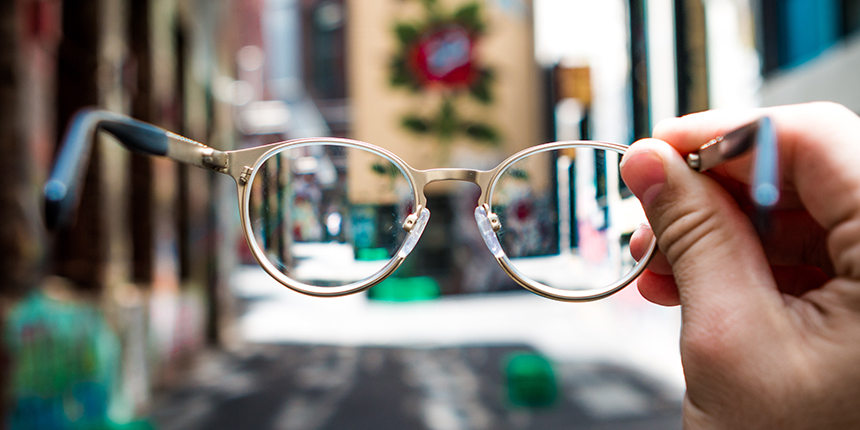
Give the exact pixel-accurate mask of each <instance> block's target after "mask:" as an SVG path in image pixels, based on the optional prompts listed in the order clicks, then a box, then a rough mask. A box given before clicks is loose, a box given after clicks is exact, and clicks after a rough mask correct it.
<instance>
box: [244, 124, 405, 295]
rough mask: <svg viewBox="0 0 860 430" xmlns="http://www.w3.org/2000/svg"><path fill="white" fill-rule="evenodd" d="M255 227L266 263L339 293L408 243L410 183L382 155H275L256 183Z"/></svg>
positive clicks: (317, 146)
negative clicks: (338, 290)
mask: <svg viewBox="0 0 860 430" xmlns="http://www.w3.org/2000/svg"><path fill="white" fill-rule="evenodd" d="M249 185H250V187H251V190H250V193H251V194H250V201H249V210H248V212H249V221H250V224H251V230H252V232H253V236H254V238H253V239H254V242H255V243H256V245H257V247H258V248H259V250H260V251H262V254H263V256H264V258H265V259H266V260H268V262H269V263H271V265H272V266H274V267H275V268H276V269H277V270H278V271H280V272H281V273H283V274H284V275H286V276H287V277H289V278H291V279H293V280H296V281H299V282H301V283H304V284H308V285H313V286H320V287H326V286H331V287H338V286H343V285H347V284H351V283H354V282H358V281H363V280H366V279H368V278H371V277H373V276H374V275H376V274H377V273H378V272H379V271H380V270H382V269H383V268H384V267H385V266H386V265H387V264H388V263H389V261H391V259H392V258H393V256H394V255H396V253H397V250H398V249H399V248H400V246H401V245H402V244H403V242H404V240H405V238H406V235H407V232H406V231H405V230H404V229H403V223H404V221H405V219H406V217H407V216H408V215H409V214H410V213H411V212H412V211H413V210H414V206H415V203H414V195H413V188H412V184H411V182H410V181H409V177H408V176H407V175H406V173H405V172H404V170H403V168H402V167H400V166H399V165H398V164H397V163H395V162H394V161H392V160H391V159H389V158H388V157H386V156H385V155H384V154H382V153H379V152H376V151H373V150H371V149H369V148H364V147H361V146H358V145H354V144H349V143H343V142H326V141H320V142H312V143H304V144H299V145H293V146H288V147H284V148H282V149H280V150H278V151H276V152H274V153H271V154H270V155H269V156H268V157H267V158H266V159H265V160H264V161H263V162H262V163H261V164H260V165H259V167H258V168H257V169H256V171H255V174H254V176H253V177H252V178H251V181H250V184H249Z"/></svg>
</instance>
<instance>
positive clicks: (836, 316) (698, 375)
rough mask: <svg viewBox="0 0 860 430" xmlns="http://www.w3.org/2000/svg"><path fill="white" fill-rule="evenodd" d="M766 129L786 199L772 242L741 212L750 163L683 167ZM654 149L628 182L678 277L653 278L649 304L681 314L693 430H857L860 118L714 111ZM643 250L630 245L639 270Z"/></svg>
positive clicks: (834, 113) (812, 110)
mask: <svg viewBox="0 0 860 430" xmlns="http://www.w3.org/2000/svg"><path fill="white" fill-rule="evenodd" d="M762 115H768V116H769V117H770V118H771V120H772V121H773V122H774V124H775V126H776V129H777V133H778V139H779V150H780V164H779V165H780V178H781V179H780V180H781V187H782V188H783V190H786V193H785V195H786V196H787V197H786V198H785V199H783V201H781V202H780V204H779V206H778V212H777V213H775V214H774V217H775V218H774V220H775V222H776V224H777V225H776V229H777V231H779V235H778V236H775V237H774V238H768V237H764V238H762V237H760V236H759V234H758V233H757V232H756V231H755V229H754V228H753V226H752V224H751V223H750V220H749V216H748V214H747V213H746V212H745V211H746V210H747V209H748V202H747V201H745V199H744V196H743V190H744V184H748V183H749V176H750V170H749V168H750V163H749V160H748V159H743V158H741V159H738V160H735V161H732V162H729V163H727V164H725V165H724V166H719V167H718V168H715V169H713V170H712V171H710V172H709V173H708V174H699V173H696V172H692V170H691V169H689V168H687V167H686V166H685V164H684V162H683V158H682V155H683V154H686V153H689V152H690V151H693V150H694V149H696V148H698V147H699V146H700V145H702V144H703V143H704V142H707V141H709V140H710V139H713V138H714V137H716V136H719V135H722V134H725V133H726V132H728V131H730V130H732V129H734V128H736V127H738V126H740V125H743V124H745V123H748V122H749V121H751V120H753V119H755V118H758V117H760V116H762ZM654 137H655V139H646V140H643V141H640V142H637V143H635V144H634V145H632V146H631V148H630V150H629V151H628V152H627V153H626V154H625V156H624V158H623V160H622V165H621V174H622V177H623V178H624V180H625V182H626V183H627V185H628V186H629V187H630V189H631V190H632V191H633V192H634V194H636V196H637V197H638V198H639V199H640V201H641V202H642V203H643V207H644V208H645V212H646V215H647V216H648V219H649V223H650V225H651V227H652V228H653V234H654V235H655V236H656V237H657V242H658V246H659V249H660V250H661V251H662V254H663V255H664V256H665V262H666V263H668V265H669V269H671V271H670V273H655V271H660V272H664V269H666V267H665V266H664V267H662V268H660V267H659V266H660V264H663V263H656V265H655V266H654V271H652V270H651V268H652V266H649V270H647V271H646V272H645V273H643V275H642V276H641V277H640V279H639V280H638V287H639V290H640V292H641V293H642V295H643V296H644V297H646V298H648V299H649V300H651V301H653V302H655V303H658V304H670V305H671V304H672V303H673V298H672V296H671V294H672V292H673V291H677V292H678V300H677V302H679V303H680V304H681V309H682V328H681V356H682V361H683V364H684V373H685V378H686V380H687V394H686V398H685V403H684V427H685V428H690V429H700V428H712V429H724V428H780V429H801V428H804V429H805V428H828V429H848V428H860V408H857V399H858V398H860V366H857V363H860V168H858V166H860V117H857V115H856V114H854V113H852V112H850V111H849V110H847V109H845V108H844V107H841V106H838V105H835V104H831V103H816V104H806V105H794V106H786V107H776V108H767V109H759V110H750V111H711V112H706V113H701V114H694V115H691V116H687V117H683V118H679V119H673V120H669V121H666V122H663V123H661V124H659V125H658V127H657V128H656V129H655V131H654ZM661 171H662V173H661ZM647 236H648V234H647V231H644V230H643V232H642V233H640V234H639V236H637V235H634V237H633V238H631V252H632V253H633V254H634V256H635V255H637V254H640V255H641V250H640V249H639V248H640V247H641V245H639V244H638V242H640V241H644V240H645V238H647ZM763 239H764V240H763ZM673 286H674V287H675V288H676V289H673Z"/></svg>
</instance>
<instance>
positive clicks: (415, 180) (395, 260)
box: [228, 137, 657, 302]
mask: <svg viewBox="0 0 860 430" xmlns="http://www.w3.org/2000/svg"><path fill="white" fill-rule="evenodd" d="M313 144H334V145H339V146H346V147H352V148H356V149H361V150H366V151H369V152H372V153H376V154H377V155H380V156H382V157H384V158H386V159H388V160H389V161H391V162H392V163H393V164H395V165H397V167H398V169H399V170H400V171H401V173H403V174H404V176H405V177H406V178H407V180H408V182H409V186H410V187H411V189H412V197H413V208H412V210H413V211H412V213H416V214H417V213H418V212H419V211H421V209H422V208H425V207H426V195H425V194H424V192H423V186H426V185H427V184H428V183H429V182H431V180H430V179H429V176H430V175H429V173H430V172H434V171H440V170H446V171H449V172H455V171H462V172H469V173H473V174H474V178H472V179H471V182H474V183H475V184H477V185H478V186H479V187H480V188H481V197H479V205H486V207H487V208H489V209H490V210H492V204H491V200H492V192H493V189H494V187H495V185H496V183H497V182H498V180H499V178H500V177H501V175H502V173H504V172H505V170H506V169H507V168H508V167H509V166H510V165H512V164H513V163H516V162H517V161H519V160H521V159H523V158H525V157H528V156H530V155H534V154H535V153H540V152H546V151H552V150H556V149H565V148H591V149H596V150H610V151H613V152H616V153H618V154H619V155H623V154H624V152H626V150H627V145H621V144H616V143H609V142H600V141H587V140H574V141H559V142H549V143H544V144H541V145H536V146H532V147H529V148H525V149H523V150H521V151H518V152H516V153H515V154H513V155H511V156H509V157H508V158H506V159H505V160H504V161H502V162H501V163H500V164H499V165H498V166H496V167H495V168H493V169H491V170H473V169H429V170H418V169H415V168H413V167H412V166H410V165H409V164H408V163H406V162H405V161H404V160H403V159H402V158H400V157H399V156H397V155H396V154H394V153H393V152H391V151H389V150H387V149H385V148H382V147H380V146H377V145H373V144H370V143H367V142H362V141H358V140H353V139H345V138H333V137H325V138H306V139H296V140H289V141H284V142H276V143H272V144H269V145H263V146H258V147H252V148H246V149H240V150H235V151H228V154H229V155H230V156H231V157H233V158H234V159H235V161H234V162H231V163H230V164H231V165H232V166H248V165H249V164H250V166H248V167H250V173H249V174H248V176H247V177H246V178H245V179H244V180H242V179H241V178H240V176H241V174H240V175H236V174H235V172H228V173H229V174H231V176H233V177H234V179H236V182H237V185H238V193H239V196H240V201H239V212H240V216H241V223H242V229H243V232H244V235H245V240H246V243H247V244H248V247H249V248H250V249H251V253H252V255H254V258H255V259H256V260H257V262H258V263H259V264H260V266H261V267H262V268H263V269H264V270H265V271H266V272H267V273H268V274H269V275H270V276H272V277H273V278H274V279H275V280H277V281H278V282H279V283H281V284H282V285H284V286H286V287H287V288H290V289H292V290H294V291H296V292H299V293H302V294H307V295H311V296H317V297H338V296H345V295H349V294H355V293H358V292H361V291H364V290H367V289H368V288H370V287H373V286H374V285H377V284H379V283H380V282H382V281H383V280H384V279H386V278H387V277H388V276H390V275H391V274H392V273H394V271H396V270H397V268H398V267H399V266H400V265H401V264H402V263H403V261H404V260H405V256H401V252H399V251H400V249H402V248H403V247H404V245H405V243H406V241H405V240H404V242H403V243H401V244H400V247H399V248H398V252H397V253H396V254H395V255H394V256H393V257H392V258H391V260H389V262H388V263H387V264H386V265H385V266H383V267H382V268H381V269H380V270H379V271H378V272H375V273H374V274H372V275H370V276H368V277H366V278H364V279H361V280H359V281H355V282H351V283H348V284H344V285H339V286H325V287H324V286H317V285H312V284H307V283H304V282H301V281H298V280H296V279H293V278H290V277H288V276H287V275H285V274H284V273H282V272H281V271H280V270H278V269H277V268H276V267H275V265H274V264H272V262H271V261H270V260H269V259H268V258H267V257H266V255H265V252H263V250H262V249H261V248H260V247H259V245H258V244H257V242H256V239H255V237H254V233H253V229H252V227H251V225H250V213H249V211H250V198H251V188H252V184H253V180H254V178H255V177H256V174H257V172H258V171H259V169H260V166H261V165H262V164H263V163H264V162H265V161H266V160H268V159H269V158H271V157H272V156H274V155H275V154H277V153H280V152H282V151H285V150H288V149H290V148H298V147H304V146H309V145H313ZM249 160H253V161H252V162H250V163H249V162H248V161H249ZM241 161H244V163H243V162H241ZM243 169H247V167H243ZM419 178H420V179H419ZM449 179H454V178H449ZM459 179H460V180H465V179H462V178H459ZM656 248H657V245H656V240H652V242H651V244H650V246H649V249H648V251H647V252H646V254H645V256H643V258H641V259H640V260H639V261H638V262H637V263H636V264H635V265H634V266H633V268H632V269H631V270H630V271H629V272H628V273H627V274H626V275H624V276H623V277H622V278H620V279H619V280H617V281H616V282H614V283H612V284H610V285H608V286H605V287H603V288H600V289H594V290H566V289H561V288H557V287H552V286H549V285H546V284H544V283H541V282H539V281H536V280H534V279H531V278H529V277H527V276H525V275H523V274H522V273H520V272H519V271H518V270H517V269H516V268H515V266H514V265H513V264H512V263H511V261H510V259H509V258H508V256H507V255H506V254H503V255H502V256H501V257H500V256H495V255H494V258H495V259H496V261H497V263H498V264H499V265H500V266H501V267H502V269H503V270H504V271H505V273H507V274H508V276H509V277H510V278H511V279H513V280H514V281H515V282H516V283H517V284H518V285H520V286H521V287H523V288H525V289H526V290H528V291H531V292H533V293H535V294H538V295H540V296H543V297H546V298H550V299H554V300H559V301H567V302H570V301H592V300H598V299H601V298H604V297H607V296H609V295H611V294H614V293H615V292H617V291H619V290H621V289H623V288H624V287H625V286H627V285H629V284H630V283H632V282H633V281H634V280H635V279H636V278H637V277H638V276H639V275H640V274H641V273H642V272H643V271H644V270H645V267H646V266H647V265H648V262H650V260H651V257H652V256H653V255H654V253H655V251H656Z"/></svg>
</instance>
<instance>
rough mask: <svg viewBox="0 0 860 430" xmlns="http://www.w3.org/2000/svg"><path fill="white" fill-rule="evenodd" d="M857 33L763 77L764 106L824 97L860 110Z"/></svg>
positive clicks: (859, 53) (762, 96)
mask: <svg viewBox="0 0 860 430" xmlns="http://www.w3.org/2000/svg"><path fill="white" fill-rule="evenodd" d="M858 70H860V37H858V36H855V37H853V38H851V39H848V40H846V41H844V42H843V43H840V44H838V45H836V46H833V47H832V48H830V49H829V50H827V51H826V52H824V53H823V54H821V55H820V56H818V57H817V58H815V59H814V60H812V61H810V62H807V63H804V64H802V65H800V66H798V67H795V68H793V69H791V70H787V71H785V72H781V73H780V74H779V75H777V76H774V77H771V78H768V79H767V80H765V82H764V84H763V85H762V88H761V101H762V105H764V106H774V105H782V104H790V103H801V102H811V101H820V100H827V101H833V102H838V103H842V104H844V105H846V106H848V107H849V108H850V109H851V110H853V111H854V112H860V74H858Z"/></svg>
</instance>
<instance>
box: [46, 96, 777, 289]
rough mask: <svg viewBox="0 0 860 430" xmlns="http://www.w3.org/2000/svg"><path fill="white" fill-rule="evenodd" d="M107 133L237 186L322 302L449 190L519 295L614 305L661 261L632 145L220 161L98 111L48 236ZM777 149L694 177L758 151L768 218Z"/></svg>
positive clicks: (56, 201) (51, 185) (369, 282)
mask: <svg viewBox="0 0 860 430" xmlns="http://www.w3.org/2000/svg"><path fill="white" fill-rule="evenodd" d="M98 129H101V130H104V131H106V132H108V133H110V134H112V135H113V136H115V137H116V138H117V139H118V140H119V141H120V143H122V144H123V145H124V146H125V147H127V148H128V149H130V150H133V151H135V152H138V153H143V154H148V155H158V156H166V157H168V158H171V159H173V160H176V161H179V162H182V163H186V164H190V165H193V166H197V167H201V168H204V169H209V170H214V171H217V172H220V173H224V174H227V175H229V176H230V177H232V178H233V179H234V180H235V181H236V184H237V186H238V188H237V189H238V195H239V213H240V219H241V225H242V229H243V231H244V233H245V238H246V241H247V243H248V246H249V247H250V249H251V252H252V254H253V256H254V257H255V259H256V260H257V262H259V264H260V265H261V266H262V268H263V269H265V271H266V272H267V273H268V274H269V275H271V276H272V277H273V278H275V279H276V280H277V281H278V282H280V283H281V284H283V285H285V286H286V287H289V288H291V289H293V290H295V291H298V292H300V293H304V294H308V295H312V296H323V297H332V296H342V295H347V294H352V293H356V292H360V291H363V290H366V289H367V288H370V287H372V286H374V285H376V284H378V283H380V282H381V281H382V280H384V279H385V278H387V277H388V276H390V275H391V274H392V273H394V272H395V270H396V269H397V268H398V267H399V266H400V265H401V264H402V263H403V261H404V260H405V259H406V257H407V256H408V255H409V254H410V253H411V252H412V250H413V249H414V247H415V245H416V243H417V242H418V239H419V238H420V237H421V235H422V233H423V232H424V229H425V227H426V226H427V223H428V220H429V218H430V211H429V209H428V208H427V197H426V195H425V194H424V188H425V187H426V186H427V185H428V184H430V183H434V182H439V181H465V182H471V183H474V184H477V185H478V186H479V187H480V190H481V194H480V197H479V198H478V202H477V207H476V208H475V210H474V216H475V220H476V222H477V226H478V231H479V232H480V235H481V237H482V238H483V241H484V243H485V244H486V246H487V247H488V248H489V250H490V252H491V253H492V255H493V256H494V257H495V259H496V261H497V262H498V263H499V265H500V266H501V267H502V269H504V271H505V272H506V273H507V274H508V275H509V276H510V277H511V278H512V279H513V280H514V281H516V283H517V284H519V285H521V286H522V287H524V288H526V289H528V290H530V291H532V292H534V293H537V294H539V295H541V296H544V297H547V298H551V299H556V300H561V301H588V300H596V299H600V298H603V297H606V296H609V295H611V294H613V293H615V292H617V291H618V290H620V289H622V288H624V287H625V286H627V285H629V284H630V283H632V282H633V281H634V280H635V279H636V278H637V277H638V276H639V275H640V274H641V273H642V271H643V270H644V269H645V267H646V266H647V264H648V262H649V261H650V259H651V256H652V255H653V254H654V252H655V250H656V241H655V240H652V242H651V244H650V246H649V249H648V252H647V253H646V254H645V256H644V257H642V258H640V259H639V261H638V262H637V261H634V260H633V258H632V257H631V256H630V253H629V245H628V244H629V238H630V235H631V234H632V232H633V231H634V230H635V229H636V228H637V227H638V226H639V225H640V224H641V223H643V222H646V218H645V215H644V212H643V210H642V207H641V204H640V203H639V201H638V200H637V199H636V198H635V196H633V195H632V193H630V192H629V190H627V188H626V186H625V185H624V184H623V181H622V180H621V177H620V175H619V173H618V163H619V161H620V159H621V156H622V155H623V154H624V152H625V151H626V148H627V147H626V146H625V145H619V144H613V143H602V142H592V141H572V142H554V143H547V144H543V145H538V146H534V147H530V148H527V149H525V150H523V151H520V152H518V153H516V154H514V155H513V156H511V157H509V158H508V159H506V160H505V161H503V162H502V163H501V164H499V165H498V166H497V167H496V168H494V169H491V170H473V169H449V168H442V169H429V170H418V169H414V168H412V167H411V166H409V165H408V164H406V162H404V161H403V160H402V159H400V158H399V157H398V156H397V155H395V154H393V153H392V152H390V151H388V150H386V149H383V148H381V147H378V146H375V145H371V144H368V143H364V142H359V141H355V140H350V139H340V138H310V139H298V140H290V141H285V142H279V143H273V144H269V145H263V146H258V147H252V148H246V149H239V150H233V151H219V150H216V149H213V148H210V147H208V146H206V145H203V144H201V143H199V142H195V141H193V140H191V139H188V138H185V137H182V136H179V135H177V134H174V133H171V132H168V131H165V130H163V129H161V128H158V127H155V126H153V125H150V124H147V123H143V122H140V121H137V120H134V119H132V118H129V117H126V116H123V115H120V114H116V113H112V112H107V111H103V110H93V109H87V110H83V111H81V112H79V113H78V114H77V115H76V116H75V118H74V119H73V121H72V123H71V125H70V127H69V129H68V131H67V133H66V136H65V137H64V140H63V143H62V148H61V150H60V153H59V156H58V158H57V161H56V164H55V166H54V169H53V171H52V174H51V176H50V178H49V180H48V182H47V183H46V185H45V188H44V195H45V216H46V224H47V225H48V227H49V228H55V227H57V226H59V225H62V224H64V223H66V222H67V220H68V219H69V217H70V216H71V214H72V213H73V212H74V210H75V206H76V204H77V198H78V194H79V193H78V190H77V188H78V187H79V186H80V183H81V182H82V181H81V176H82V174H83V172H84V171H85V167H86V163H87V156H88V154H89V152H90V151H89V148H90V145H91V144H92V143H91V142H92V140H93V135H94V133H95V131H96V130H98ZM774 136H775V135H774V134H773V131H772V126H771V125H770V121H768V120H767V118H763V119H761V120H759V121H757V122H755V123H753V124H750V125H748V126H745V127H742V128H741V129H738V130H736V131H735V132H732V133H729V134H727V135H726V136H725V137H721V138H717V139H715V140H713V141H712V142H709V143H708V144H706V145H704V146H703V147H702V148H701V149H700V150H699V151H697V152H695V153H692V154H689V156H688V164H689V165H690V167H691V168H693V169H696V170H699V171H704V170H706V169H708V168H711V167H713V166H715V165H718V164H720V163H722V162H724V161H726V160H728V159H730V158H734V157H736V156H738V155H740V154H743V153H746V152H748V151H749V150H750V149H751V148H752V147H754V146H756V145H757V146H759V148H760V149H759V151H756V153H757V154H758V155H757V156H756V162H755V164H754V166H755V171H756V178H755V179H754V184H753V197H754V200H755V201H757V202H760V206H761V207H763V208H766V207H768V206H771V205H773V204H774V203H775V199H776V198H778V188H776V162H775V160H776V152H775V151H776V145H775V138H774ZM761 141H765V142H770V143H769V144H762V143H761ZM756 142H759V143H756Z"/></svg>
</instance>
